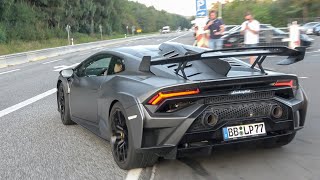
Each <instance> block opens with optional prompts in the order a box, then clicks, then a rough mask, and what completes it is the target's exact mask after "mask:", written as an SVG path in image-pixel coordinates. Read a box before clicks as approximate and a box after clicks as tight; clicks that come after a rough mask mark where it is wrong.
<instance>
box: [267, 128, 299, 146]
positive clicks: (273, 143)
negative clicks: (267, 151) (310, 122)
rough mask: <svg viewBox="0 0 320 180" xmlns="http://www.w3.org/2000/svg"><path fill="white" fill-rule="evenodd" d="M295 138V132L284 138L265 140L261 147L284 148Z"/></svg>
mask: <svg viewBox="0 0 320 180" xmlns="http://www.w3.org/2000/svg"><path fill="white" fill-rule="evenodd" d="M295 136H296V132H294V133H292V134H288V135H285V136H281V137H277V138H272V139H267V140H265V141H263V147H264V148H279V147H282V146H285V145H287V144H289V143H290V142H291V141H292V140H293V139H294V137H295Z"/></svg>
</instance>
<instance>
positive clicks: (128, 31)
mask: <svg viewBox="0 0 320 180" xmlns="http://www.w3.org/2000/svg"><path fill="white" fill-rule="evenodd" d="M126 28H127V36H128V35H129V26H128V25H127V27H126Z"/></svg>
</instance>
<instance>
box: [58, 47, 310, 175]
mask: <svg viewBox="0 0 320 180" xmlns="http://www.w3.org/2000/svg"><path fill="white" fill-rule="evenodd" d="M304 54H305V48H303V47H297V48H296V49H289V48H287V47H281V46H279V47H254V48H234V49H225V50H218V51H217V50H209V49H205V48H198V47H194V46H189V45H183V44H179V43H163V44H161V45H157V46H147V45H145V46H133V47H119V48H115V49H109V50H104V51H101V52H98V53H96V54H94V55H92V56H90V57H89V58H87V59H86V60H84V61H83V62H82V63H80V64H79V65H78V66H76V67H75V68H73V69H65V70H62V71H61V72H60V76H59V78H58V81H57V104H58V111H59V112H60V115H61V120H62V123H63V124H65V125H71V124H75V123H76V124H79V125H81V126H84V127H85V128H87V129H88V130H90V131H92V132H93V133H95V134H96V135H98V136H99V137H101V138H103V139H105V140H107V141H110V143H111V147H112V148H111V149H112V154H113V157H114V160H115V162H116V163H117V164H118V166H119V167H120V168H122V169H132V168H138V167H146V166H152V165H154V164H155V163H156V162H157V160H158V159H159V158H166V159H175V158H178V157H183V156H186V155H188V154H192V153H193V152H201V154H208V155H209V154H211V152H212V149H213V148H215V147H217V146H223V145H228V144H234V143H243V142H249V143H253V144H261V145H262V146H264V147H280V146H284V145H286V144H288V143H290V142H291V141H292V140H293V138H294V137H295V135H296V131H298V130H299V129H301V128H303V126H304V124H305V119H306V112H307V98H306V95H305V93H304V90H303V88H302V86H301V85H300V84H299V81H298V78H297V76H296V75H291V74H284V73H280V72H275V71H272V70H267V69H264V68H263V66H262V64H263V62H264V61H266V60H268V61H269V60H270V61H272V60H273V59H268V56H270V55H272V56H279V57H285V58H284V59H283V60H282V61H280V62H279V63H278V64H280V65H289V64H293V63H296V62H299V61H301V60H303V58H304ZM248 56H256V57H257V58H256V61H255V62H254V64H253V65H250V64H247V63H245V62H243V61H241V60H239V59H238V58H237V57H248Z"/></svg>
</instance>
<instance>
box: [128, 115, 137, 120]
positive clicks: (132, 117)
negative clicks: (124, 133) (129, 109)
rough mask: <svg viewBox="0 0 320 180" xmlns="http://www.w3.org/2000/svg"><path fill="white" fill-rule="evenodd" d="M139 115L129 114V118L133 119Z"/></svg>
mask: <svg viewBox="0 0 320 180" xmlns="http://www.w3.org/2000/svg"><path fill="white" fill-rule="evenodd" d="M137 117H138V116H137V115H133V116H129V117H128V119H129V120H131V119H135V118H137Z"/></svg>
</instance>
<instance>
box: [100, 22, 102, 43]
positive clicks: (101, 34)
mask: <svg viewBox="0 0 320 180" xmlns="http://www.w3.org/2000/svg"><path fill="white" fill-rule="evenodd" d="M99 30H100V37H101V40H102V26H101V24H100V25H99Z"/></svg>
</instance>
